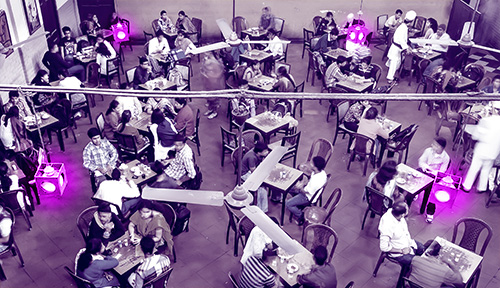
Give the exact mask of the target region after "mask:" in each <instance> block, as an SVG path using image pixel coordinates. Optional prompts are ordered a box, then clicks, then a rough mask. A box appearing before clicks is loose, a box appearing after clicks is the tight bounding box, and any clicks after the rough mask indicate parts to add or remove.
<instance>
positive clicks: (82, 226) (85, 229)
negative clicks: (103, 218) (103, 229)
mask: <svg viewBox="0 0 500 288" xmlns="http://www.w3.org/2000/svg"><path fill="white" fill-rule="evenodd" d="M97 208H98V207H97V206H91V207H89V208H86V209H85V210H83V211H82V212H80V214H79V215H78V217H77V218H76V226H77V227H78V230H80V233H81V234H82V237H83V241H84V242H85V243H87V240H88V238H89V227H90V222H92V219H93V218H94V214H95V212H97Z"/></svg>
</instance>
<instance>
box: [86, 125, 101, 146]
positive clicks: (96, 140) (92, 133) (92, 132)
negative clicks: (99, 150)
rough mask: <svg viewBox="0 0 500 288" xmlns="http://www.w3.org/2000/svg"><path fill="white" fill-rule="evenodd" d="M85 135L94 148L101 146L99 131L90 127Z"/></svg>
mask: <svg viewBox="0 0 500 288" xmlns="http://www.w3.org/2000/svg"><path fill="white" fill-rule="evenodd" d="M87 135H88V136H89V138H90V141H92V144H94V145H95V146H99V145H101V133H99V130H98V129H97V128H95V127H92V128H90V129H89V131H87Z"/></svg>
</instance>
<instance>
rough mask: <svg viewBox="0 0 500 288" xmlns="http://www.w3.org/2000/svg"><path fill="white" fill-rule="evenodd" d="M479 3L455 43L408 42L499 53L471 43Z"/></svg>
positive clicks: (411, 40) (449, 41)
mask: <svg viewBox="0 0 500 288" xmlns="http://www.w3.org/2000/svg"><path fill="white" fill-rule="evenodd" d="M480 2H481V1H480V0H478V1H477V2H476V7H475V8H474V12H473V13H472V19H471V20H470V22H465V23H464V27H463V29H462V36H461V38H460V40H458V41H455V40H452V39H449V40H436V39H417V38H412V39H409V40H410V42H412V43H415V44H419V45H442V46H459V47H461V48H463V49H469V48H478V49H483V50H486V51H490V52H494V53H500V50H499V49H495V48H491V47H487V46H482V45H478V44H475V43H474V42H473V41H472V39H473V38H474V28H475V23H474V17H475V16H476V12H477V8H478V7H479V3H480Z"/></svg>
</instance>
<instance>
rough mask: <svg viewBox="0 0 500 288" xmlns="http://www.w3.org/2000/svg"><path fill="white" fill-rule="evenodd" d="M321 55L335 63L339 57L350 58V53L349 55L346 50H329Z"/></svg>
mask: <svg viewBox="0 0 500 288" xmlns="http://www.w3.org/2000/svg"><path fill="white" fill-rule="evenodd" d="M323 55H325V56H326V58H327V59H329V60H334V61H337V58H338V57H339V56H344V57H346V58H350V57H352V54H351V53H349V52H348V51H347V50H344V49H341V48H337V49H331V50H329V51H328V52H326V53H324V54H323Z"/></svg>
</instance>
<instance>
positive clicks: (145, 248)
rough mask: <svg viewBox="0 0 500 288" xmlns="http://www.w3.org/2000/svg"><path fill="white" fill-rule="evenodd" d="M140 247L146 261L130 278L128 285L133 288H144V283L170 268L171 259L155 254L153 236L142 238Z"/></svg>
mask: <svg viewBox="0 0 500 288" xmlns="http://www.w3.org/2000/svg"><path fill="white" fill-rule="evenodd" d="M140 246H141V250H142V252H143V253H144V256H145V259H144V261H143V262H142V264H141V265H140V266H139V267H137V269H136V270H135V272H133V273H132V274H131V275H130V276H129V277H128V283H129V284H130V286H132V288H141V287H144V286H143V285H144V283H146V282H148V281H150V280H152V279H154V278H156V277H158V276H159V275H161V274H162V273H164V272H166V271H167V270H168V269H169V268H170V259H168V257H167V256H165V255H162V254H153V250H154V248H155V241H154V240H153V238H152V237H151V236H146V237H144V238H142V239H141V242H140Z"/></svg>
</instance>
